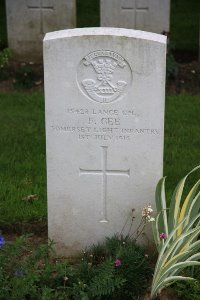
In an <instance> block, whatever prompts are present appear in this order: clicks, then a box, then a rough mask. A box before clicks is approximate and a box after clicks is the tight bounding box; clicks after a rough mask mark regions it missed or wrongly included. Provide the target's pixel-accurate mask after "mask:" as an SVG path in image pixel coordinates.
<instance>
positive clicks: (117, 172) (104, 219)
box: [79, 146, 130, 223]
mask: <svg viewBox="0 0 200 300" xmlns="http://www.w3.org/2000/svg"><path fill="white" fill-rule="evenodd" d="M107 149H108V147H107V146H101V151H102V152H101V155H102V157H101V165H102V166H101V169H99V170H88V169H82V168H79V174H80V175H101V176H102V184H101V187H102V192H101V198H102V199H101V200H102V212H101V214H102V219H101V220H100V222H101V223H107V222H108V217H107V176H109V175H114V176H116V175H117V176H128V177H130V169H128V170H108V169H107Z"/></svg>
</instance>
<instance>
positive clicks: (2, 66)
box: [0, 48, 12, 80]
mask: <svg viewBox="0 0 200 300" xmlns="http://www.w3.org/2000/svg"><path fill="white" fill-rule="evenodd" d="M11 57H12V52H11V49H9V48H4V49H2V50H0V80H6V79H8V77H9V71H8V65H9V61H10V58H11Z"/></svg>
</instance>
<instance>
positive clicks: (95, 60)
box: [77, 50, 132, 103]
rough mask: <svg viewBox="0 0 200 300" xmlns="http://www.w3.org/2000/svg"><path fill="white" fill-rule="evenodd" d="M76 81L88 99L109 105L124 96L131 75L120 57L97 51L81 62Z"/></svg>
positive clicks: (107, 51)
mask: <svg viewBox="0 0 200 300" xmlns="http://www.w3.org/2000/svg"><path fill="white" fill-rule="evenodd" d="M77 80H78V85H79V87H80V89H81V91H82V92H83V94H84V95H85V96H87V97H89V99H91V100H94V101H96V102H100V103H110V102H113V101H115V100H116V99H118V98H119V97H120V96H122V95H124V94H125V92H126V90H127V89H128V87H129V86H130V83H131V80H132V73H131V68H130V66H129V64H128V62H127V61H126V60H125V59H124V58H123V57H122V56H121V55H119V54H118V53H116V52H113V51H110V50H98V51H94V52H92V53H90V54H88V55H87V56H85V57H84V58H83V59H82V60H81V62H80V64H79V67H78V73H77Z"/></svg>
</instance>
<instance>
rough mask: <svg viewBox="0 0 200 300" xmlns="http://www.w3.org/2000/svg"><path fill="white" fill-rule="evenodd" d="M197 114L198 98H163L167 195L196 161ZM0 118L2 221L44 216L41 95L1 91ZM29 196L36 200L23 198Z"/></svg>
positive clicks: (199, 155)
mask: <svg viewBox="0 0 200 300" xmlns="http://www.w3.org/2000/svg"><path fill="white" fill-rule="evenodd" d="M199 116H200V97H199V96H189V95H180V96H170V97H168V98H167V101H166V122H165V155H164V157H165V159H164V174H165V175H167V176H168V180H167V188H168V193H169V194H170V193H171V192H172V190H173V189H174V185H175V184H176V183H177V181H179V180H180V179H181V178H182V177H183V176H184V175H185V174H186V173H187V172H188V171H189V170H191V169H192V168H193V167H194V166H196V165H198V164H199V163H200V152H199V149H200V130H199V129H200V128H199V127H200V126H199ZM0 120H1V130H0V225H1V224H5V223H7V224H12V223H15V222H22V221H23V222H30V221H33V220H40V219H46V215H47V213H46V210H47V203H46V165H45V129H44V99H43V95H42V94H41V93H34V94H25V93H19V92H16V93H0ZM29 181H30V182H29ZM30 194H38V195H39V200H36V201H35V202H33V203H32V204H31V203H27V202H26V201H22V198H24V197H25V196H27V195H30Z"/></svg>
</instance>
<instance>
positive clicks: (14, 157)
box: [0, 93, 47, 223]
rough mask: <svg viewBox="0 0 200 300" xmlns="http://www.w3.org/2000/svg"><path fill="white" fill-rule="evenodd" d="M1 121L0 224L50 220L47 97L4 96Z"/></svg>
mask: <svg viewBox="0 0 200 300" xmlns="http://www.w3.org/2000/svg"><path fill="white" fill-rule="evenodd" d="M0 120H1V130H0V223H15V222H18V221H22V220H23V221H24V222H26V221H31V220H40V219H43V218H46V214H47V213H46V171H45V168H46V167H45V129H44V100H43V95H42V94H32V95H27V94H24V93H13V94H11V93H1V94H0ZM30 194H37V195H39V199H38V200H35V202H34V203H32V204H31V203H28V202H27V201H25V200H22V199H23V198H24V197H26V196H27V195H30Z"/></svg>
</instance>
